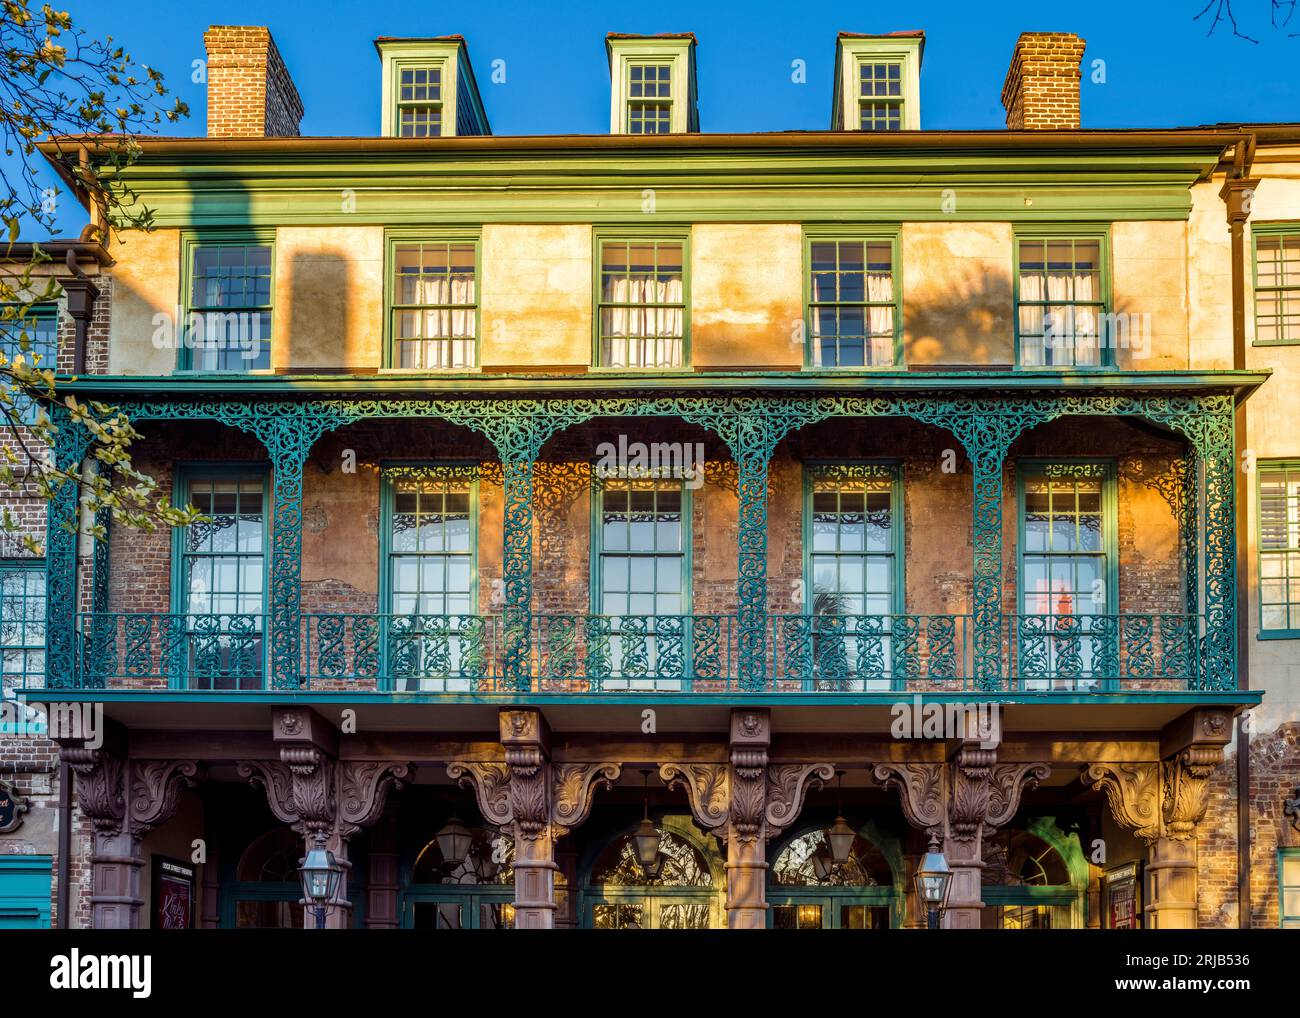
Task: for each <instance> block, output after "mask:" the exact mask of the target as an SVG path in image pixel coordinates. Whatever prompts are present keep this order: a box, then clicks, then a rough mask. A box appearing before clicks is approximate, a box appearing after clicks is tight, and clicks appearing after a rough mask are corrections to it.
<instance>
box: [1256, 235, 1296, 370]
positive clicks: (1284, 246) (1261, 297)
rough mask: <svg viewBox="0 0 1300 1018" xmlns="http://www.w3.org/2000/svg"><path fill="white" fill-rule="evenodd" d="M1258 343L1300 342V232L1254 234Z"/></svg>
mask: <svg viewBox="0 0 1300 1018" xmlns="http://www.w3.org/2000/svg"><path fill="white" fill-rule="evenodd" d="M1265 252H1275V253H1270V254H1269V256H1268V257H1263V255H1264V254H1265ZM1255 342H1256V343H1261V344H1266V345H1267V344H1274V343H1276V344H1291V343H1300V231H1272V230H1270V231H1267V232H1261V233H1257V234H1255Z"/></svg>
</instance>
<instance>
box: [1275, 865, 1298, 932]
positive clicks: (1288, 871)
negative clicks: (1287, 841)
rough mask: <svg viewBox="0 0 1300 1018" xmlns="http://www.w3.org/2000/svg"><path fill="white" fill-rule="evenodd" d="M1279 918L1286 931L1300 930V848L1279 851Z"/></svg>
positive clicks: (1279, 923) (1280, 924)
mask: <svg viewBox="0 0 1300 1018" xmlns="http://www.w3.org/2000/svg"><path fill="white" fill-rule="evenodd" d="M1277 918H1278V925H1279V926H1280V927H1281V928H1282V929H1284V930H1300V848H1279V849H1278V850H1277Z"/></svg>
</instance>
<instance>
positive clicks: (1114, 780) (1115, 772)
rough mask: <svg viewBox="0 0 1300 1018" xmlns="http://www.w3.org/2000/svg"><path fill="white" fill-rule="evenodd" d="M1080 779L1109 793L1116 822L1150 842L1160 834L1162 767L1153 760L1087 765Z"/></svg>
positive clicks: (1107, 797)
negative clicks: (1159, 807) (1158, 806)
mask: <svg viewBox="0 0 1300 1018" xmlns="http://www.w3.org/2000/svg"><path fill="white" fill-rule="evenodd" d="M1079 780H1080V781H1082V782H1083V783H1084V784H1085V785H1090V786H1091V787H1092V789H1093V790H1094V791H1101V792H1105V793H1106V802H1107V803H1108V804H1109V805H1110V815H1111V816H1112V817H1113V818H1114V820H1115V823H1117V824H1118V825H1119V826H1120V827H1122V828H1124V829H1125V830H1128V831H1132V832H1133V835H1134V836H1135V837H1136V838H1138V839H1139V840H1140V841H1143V842H1146V843H1147V844H1148V845H1149V844H1151V843H1152V842H1153V841H1155V840H1156V839H1157V838H1159V837H1160V814H1159V812H1158V810H1157V803H1158V800H1159V793H1160V768H1159V766H1158V765H1157V764H1154V763H1117V764H1109V763H1098V764H1091V765H1088V766H1085V767H1084V768H1083V770H1082V772H1081V773H1080V775H1079Z"/></svg>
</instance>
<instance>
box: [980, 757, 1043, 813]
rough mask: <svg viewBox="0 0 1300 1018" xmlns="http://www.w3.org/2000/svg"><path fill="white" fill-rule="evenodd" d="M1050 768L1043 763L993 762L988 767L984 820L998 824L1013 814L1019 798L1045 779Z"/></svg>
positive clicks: (1018, 805)
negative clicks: (986, 808) (987, 789)
mask: <svg viewBox="0 0 1300 1018" xmlns="http://www.w3.org/2000/svg"><path fill="white" fill-rule="evenodd" d="M1051 773H1052V768H1051V767H1049V766H1048V765H1047V764H1045V763H1029V764H1021V763H1005V764H994V765H993V766H992V768H990V770H989V778H988V783H989V795H988V810H987V812H986V813H985V814H984V823H985V824H986V825H987V826H989V827H1001V826H1002V825H1003V824H1005V823H1007V822H1008V821H1009V820H1010V819H1011V818H1012V817H1013V816H1015V815H1016V810H1018V809H1019V808H1020V797H1021V796H1022V795H1023V794H1024V793H1025V792H1027V791H1029V789H1031V788H1034V787H1036V786H1037V785H1038V783H1039V782H1040V781H1046V780H1047V778H1048V775H1050V774H1051Z"/></svg>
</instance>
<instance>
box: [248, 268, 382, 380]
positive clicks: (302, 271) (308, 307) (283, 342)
mask: <svg viewBox="0 0 1300 1018" xmlns="http://www.w3.org/2000/svg"><path fill="white" fill-rule="evenodd" d="M286 275H287V277H288V278H287V279H284V280H276V284H275V289H276V297H277V300H276V304H277V308H278V309H283V310H281V311H280V312H279V313H280V314H281V315H283V316H284V319H283V320H282V322H281V323H280V325H279V326H278V327H276V328H275V329H274V334H275V335H276V337H277V343H276V348H275V349H274V350H273V351H272V357H273V361H272V363H274V364H275V365H276V369H277V370H278V371H279V372H281V373H289V374H318V373H320V372H322V371H334V372H351V371H357V370H361V369H362V365H363V364H364V357H363V356H362V353H361V351H359V350H357V349H355V348H354V346H355V342H356V339H357V335H356V331H357V330H354V329H351V328H349V319H350V317H351V316H352V315H355V314H356V312H357V308H356V307H355V306H354V304H355V302H354V300H353V298H354V294H353V293H352V267H351V261H350V259H349V258H348V256H347V255H346V254H345V253H343V252H340V251H326V250H310V249H309V250H299V251H295V252H294V254H293V256H292V257H291V258H290V259H289V261H288V266H287V273H286ZM375 366H376V365H369V367H370V368H371V370H373V369H374V367H375Z"/></svg>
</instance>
